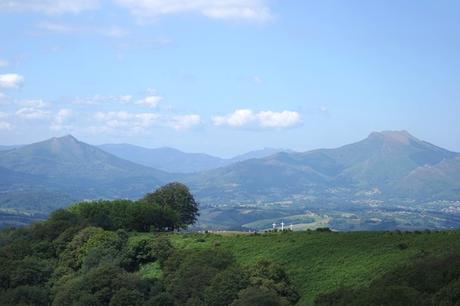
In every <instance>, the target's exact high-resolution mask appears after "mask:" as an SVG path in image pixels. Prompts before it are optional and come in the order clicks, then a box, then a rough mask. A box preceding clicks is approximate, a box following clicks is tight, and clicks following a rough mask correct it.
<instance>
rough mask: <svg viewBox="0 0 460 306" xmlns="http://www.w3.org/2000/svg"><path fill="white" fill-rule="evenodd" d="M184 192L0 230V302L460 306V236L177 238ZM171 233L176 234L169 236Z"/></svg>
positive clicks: (172, 189)
mask: <svg viewBox="0 0 460 306" xmlns="http://www.w3.org/2000/svg"><path fill="white" fill-rule="evenodd" d="M196 208H197V206H196V202H195V200H194V199H193V196H192V195H191V194H190V193H189V191H188V189H187V188H186V187H185V186H184V185H181V184H177V183H175V184H169V185H166V186H164V187H162V188H159V189H158V190H156V191H155V192H153V193H149V194H146V195H145V196H144V197H143V198H141V199H140V200H138V201H127V200H116V201H96V202H83V203H80V204H75V205H74V206H72V207H70V208H68V209H65V210H62V209H61V210H58V211H55V212H54V213H52V214H51V216H50V218H49V219H48V220H47V221H44V222H41V223H37V224H33V225H30V226H28V227H23V228H20V229H5V230H3V231H1V232H0V306H3V305H56V306H57V305H59V306H60V305H96V306H99V305H100V306H102V305H108V306H121V305H123V306H126V305H133V306H150V305H164V306H166V305H190V306H192V305H194V306H195V305H222V306H223V305H233V306H247V305H255V306H267V305H273V306H286V305H314V304H315V305H318V306H332V305H388V306H390V305H427V306H434V305H456V303H458V302H459V301H460V293H459V291H458V288H460V286H459V282H460V269H459V267H460V232H459V231H440V232H430V231H424V232H399V231H395V232H354V233H346V232H344V233H337V232H332V231H330V230H329V229H327V228H323V229H319V230H316V231H305V232H291V231H269V232H265V233H261V234H248V233H238V232H235V233H214V234H212V233H186V232H177V230H178V229H185V228H187V226H188V225H191V224H193V223H194V222H195V220H196V216H197V209H196ZM173 230H175V231H174V232H173Z"/></svg>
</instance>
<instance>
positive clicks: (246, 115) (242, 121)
mask: <svg viewBox="0 0 460 306" xmlns="http://www.w3.org/2000/svg"><path fill="white" fill-rule="evenodd" d="M256 119H257V118H256V116H255V114H254V112H253V111H252V110H250V109H237V110H236V111H234V112H233V113H231V114H229V115H226V116H215V117H214V118H213V119H212V120H213V122H214V124H215V125H229V126H233V127H238V126H243V125H247V124H250V123H252V122H254V121H255V120H256Z"/></svg>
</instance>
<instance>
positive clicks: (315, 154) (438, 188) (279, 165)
mask: <svg viewBox="0 0 460 306" xmlns="http://www.w3.org/2000/svg"><path fill="white" fill-rule="evenodd" d="M459 156H460V155H459V154H458V153H454V152H450V151H448V150H445V149H442V148H439V147H436V146H434V145H432V144H430V143H427V142H424V141H421V140H419V139H417V138H415V137H413V136H412V135H410V134H409V133H407V132H406V131H385V132H381V133H372V134H371V135H369V137H368V138H366V139H364V140H362V141H360V142H357V143H354V144H350V145H346V146H343V147H340V148H337V149H320V150H314V151H310V152H305V153H279V154H276V155H273V156H270V157H267V158H263V159H254V160H248V161H245V162H240V163H236V164H233V165H230V166H228V167H224V168H220V169H217V170H213V171H208V172H204V173H201V174H199V175H196V176H194V177H191V178H189V179H188V183H189V184H190V185H191V186H192V187H193V188H195V190H196V191H197V193H198V194H199V195H201V196H203V197H204V198H206V199H208V198H209V200H210V201H216V200H221V201H223V202H226V201H229V200H230V197H233V198H237V199H246V200H253V201H257V200H261V199H265V200H267V199H271V200H280V199H289V198H292V197H293V196H300V197H305V196H308V195H310V196H316V197H321V198H323V199H324V198H325V197H327V195H328V194H329V196H333V193H334V192H335V191H334V190H337V189H341V190H343V191H345V192H344V194H343V195H344V196H346V197H347V198H353V197H354V195H355V194H357V193H358V194H359V193H363V192H368V191H369V190H377V192H376V194H380V195H381V198H385V197H386V198H390V197H401V198H417V199H418V198H419V197H420V195H419V194H418V193H417V191H418V190H422V189H424V188H427V187H428V186H430V187H431V188H428V189H427V190H430V191H431V197H430V198H434V199H442V198H443V197H445V196H447V195H449V197H450V198H457V199H458V198H459V197H460V193H459V192H458V190H459V189H458V188H460V180H457V179H456V177H455V173H459V171H460V166H459V163H458V162H457V160H458V157H459ZM425 168H429V169H432V168H433V169H436V175H435V176H433V175H429V174H426V172H427V171H426V169H425ZM424 169H425V170H424ZM433 171H434V170H433ZM449 173H451V174H449ZM412 184H414V185H416V186H412ZM433 186H435V187H433ZM425 194H426V193H425ZM217 195H219V196H220V198H215V196H217ZM227 195H228V197H227Z"/></svg>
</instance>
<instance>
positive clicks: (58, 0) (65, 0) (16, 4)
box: [0, 0, 101, 14]
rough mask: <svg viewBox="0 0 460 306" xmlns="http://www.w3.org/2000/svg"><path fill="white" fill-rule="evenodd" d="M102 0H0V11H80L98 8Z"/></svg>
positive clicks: (55, 12)
mask: <svg viewBox="0 0 460 306" xmlns="http://www.w3.org/2000/svg"><path fill="white" fill-rule="evenodd" d="M100 3H101V1H100V0H0V11H19V12H21V11H32V12H37V13H45V14H63V13H79V12H81V11H85V10H93V9H97V8H98V7H99V6H100Z"/></svg>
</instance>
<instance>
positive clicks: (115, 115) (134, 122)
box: [93, 111, 159, 133]
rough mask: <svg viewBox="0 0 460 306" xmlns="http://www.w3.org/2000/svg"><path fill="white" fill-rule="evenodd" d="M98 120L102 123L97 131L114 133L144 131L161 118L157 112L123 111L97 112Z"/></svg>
mask: <svg viewBox="0 0 460 306" xmlns="http://www.w3.org/2000/svg"><path fill="white" fill-rule="evenodd" d="M94 118H95V119H96V121H98V122H100V123H101V124H102V125H101V126H99V127H96V128H95V129H93V130H95V131H100V132H106V133H114V132H122V133H142V132H145V131H146V130H147V129H148V128H151V127H152V126H154V125H155V124H156V123H157V120H158V118H159V115H158V114H155V113H129V112H125V111H121V112H97V113H96V114H95V115H94Z"/></svg>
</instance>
